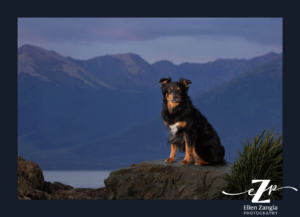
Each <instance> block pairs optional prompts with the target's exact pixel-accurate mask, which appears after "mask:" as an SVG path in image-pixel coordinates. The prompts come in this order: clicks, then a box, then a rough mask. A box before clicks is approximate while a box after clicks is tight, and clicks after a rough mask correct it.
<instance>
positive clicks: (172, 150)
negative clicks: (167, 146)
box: [165, 144, 177, 163]
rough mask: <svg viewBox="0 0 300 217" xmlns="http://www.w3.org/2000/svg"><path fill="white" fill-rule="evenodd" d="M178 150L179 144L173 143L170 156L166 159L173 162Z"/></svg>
mask: <svg viewBox="0 0 300 217" xmlns="http://www.w3.org/2000/svg"><path fill="white" fill-rule="evenodd" d="M176 152H177V145H175V144H171V154H170V157H169V158H167V159H166V160H165V161H166V162H168V163H173V162H174V160H175V157H176Z"/></svg>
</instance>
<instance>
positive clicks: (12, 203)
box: [1, 0, 300, 216]
mask: <svg viewBox="0 0 300 217" xmlns="http://www.w3.org/2000/svg"><path fill="white" fill-rule="evenodd" d="M1 8H2V9H3V10H2V13H1V24H2V25H1V27H2V31H1V33H2V34H1V39H2V48H4V49H2V52H1V57H2V58H1V59H2V61H1V62H2V64H4V70H2V73H1V78H2V79H1V81H2V84H1V88H2V91H1V93H2V96H1V99H2V106H1V110H2V120H3V121H2V126H4V127H2V130H1V135H2V136H1V138H4V140H2V151H1V153H2V155H1V159H3V160H2V161H1V162H2V163H1V169H2V170H1V172H2V176H1V186H2V189H3V192H2V195H1V196H2V197H1V198H2V199H1V202H2V204H1V206H2V207H3V208H5V210H3V211H2V212H3V213H8V214H9V216H17V215H20V216H21V215H22V216H40V215H42V216H54V215H55V216H100V215H101V216H103V215H104V216H106V215H109V216H121V215H130V216H144V215H146V216H148V215H149V216H150V215H151V216H185V215H194V216H208V215H209V216H217V215H219V216H224V215H225V216H227V215H228V216H244V215H243V206H244V205H255V204H252V203H251V201H223V200H222V201H44V202H41V201H18V200H17V188H16V185H17V171H16V168H17V161H16V157H17V73H16V72H17V55H16V52H17V18H18V17H151V16H154V17H283V40H284V43H283V52H284V55H283V62H284V67H283V132H284V186H292V187H295V188H297V189H298V190H299V188H300V185H299V183H300V179H299V174H298V171H297V166H298V165H299V159H300V158H299V157H298V153H299V152H298V150H299V148H298V147H299V146H298V143H297V142H298V140H299V139H298V135H299V129H300V128H299V125H298V123H300V116H299V115H297V112H298V111H300V107H299V100H298V99H299V95H298V93H299V85H298V83H299V81H300V79H299V78H300V72H299V68H300V67H297V66H298V65H299V63H300V60H299V57H300V55H299V51H300V49H299V42H298V39H299V38H300V35H299V13H298V8H299V7H298V4H297V1H295V0H294V1H286V2H285V3H284V1H282V0H280V1H279V0H264V1H257V0H252V1H251V0H250V1H249V0H243V1H228V0H227V1H224V0H218V1H212V0H211V1H205V2H204V1H180V2H175V1H169V2H166V1H148V2H147V1H139V2H129V1H121V0H118V1H116V0H113V1H105V2H102V1H94V3H89V2H83V1H78V2H72V1H66V0H60V1H56V0H52V1H48V2H45V1H21V0H18V1H11V2H8V1H5V3H1ZM3 101H4V102H3ZM299 196H300V195H299V192H295V191H293V190H291V189H286V190H284V199H283V200H282V201H271V203H270V204H268V205H276V206H278V208H279V210H278V216H297V213H298V212H297V208H298V206H299V199H298V198H299ZM4 203H5V204H4Z"/></svg>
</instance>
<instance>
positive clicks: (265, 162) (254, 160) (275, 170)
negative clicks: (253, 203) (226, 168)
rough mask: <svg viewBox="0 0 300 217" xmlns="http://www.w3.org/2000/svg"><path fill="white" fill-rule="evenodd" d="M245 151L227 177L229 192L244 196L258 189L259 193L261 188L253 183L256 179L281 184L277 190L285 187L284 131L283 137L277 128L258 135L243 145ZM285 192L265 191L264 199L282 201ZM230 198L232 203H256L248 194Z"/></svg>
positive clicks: (240, 153) (227, 196) (271, 183)
mask: <svg viewBox="0 0 300 217" xmlns="http://www.w3.org/2000/svg"><path fill="white" fill-rule="evenodd" d="M243 146H244V149H243V152H240V151H238V152H239V158H238V159H237V160H236V161H235V162H234V163H233V165H232V169H231V173H230V174H227V175H226V176H225V179H226V181H227V182H228V188H227V189H226V190H225V192H227V193H240V192H245V191H248V190H250V189H251V188H254V192H252V194H254V193H256V191H257V189H258V188H259V186H260V185H261V182H259V183H253V184H252V180H253V179H270V180H271V181H270V183H269V185H268V186H267V188H268V187H269V186H270V185H273V186H275V185H277V188H280V187H282V185H283V179H282V177H283V173H282V169H283V167H282V162H283V146H282V132H281V133H280V134H275V133H274V128H272V129H271V130H269V131H267V130H266V129H265V130H264V131H263V132H262V134H261V135H260V136H259V135H256V136H255V138H253V139H251V140H248V139H247V141H244V142H243ZM282 197H283V193H282V189H280V190H277V191H272V192H271V195H269V191H265V192H264V193H263V195H262V196H261V198H260V200H264V199H271V200H278V199H282ZM225 198H226V199H231V200H252V198H253V196H250V195H248V193H244V194H240V195H234V196H229V195H226V196H225Z"/></svg>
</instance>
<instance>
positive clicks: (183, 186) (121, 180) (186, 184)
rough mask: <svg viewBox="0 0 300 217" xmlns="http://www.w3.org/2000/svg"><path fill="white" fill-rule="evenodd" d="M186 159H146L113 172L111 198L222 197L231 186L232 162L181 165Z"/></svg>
mask: <svg viewBox="0 0 300 217" xmlns="http://www.w3.org/2000/svg"><path fill="white" fill-rule="evenodd" d="M182 160H183V159H182V158H177V159H176V160H175V161H174V162H173V163H165V162H164V160H157V161H146V162H142V163H139V164H133V165H131V166H130V167H125V168H121V169H119V170H116V171H113V172H111V173H110V175H109V177H108V178H107V179H105V180H104V183H105V186H106V188H107V190H108V199H109V200H112V199H118V200H119V199H135V200H141V199H148V200H155V199H165V200H211V199H222V196H223V195H222V193H221V192H222V190H225V188H226V186H227V183H226V181H225V180H224V178H223V177H224V174H225V173H228V172H229V170H230V166H229V165H226V166H195V165H189V166H181V165H180V162H181V161H182Z"/></svg>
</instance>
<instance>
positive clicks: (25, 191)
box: [18, 156, 107, 200]
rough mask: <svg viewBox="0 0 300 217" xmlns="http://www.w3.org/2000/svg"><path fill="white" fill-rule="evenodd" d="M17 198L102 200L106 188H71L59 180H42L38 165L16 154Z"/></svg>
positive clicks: (105, 196) (105, 194) (104, 196)
mask: <svg viewBox="0 0 300 217" xmlns="http://www.w3.org/2000/svg"><path fill="white" fill-rule="evenodd" d="M18 199H19V200H104V199H107V190H106V188H98V189H92V188H75V189H74V188H73V187H72V186H70V185H64V184H62V183H60V182H54V183H51V182H46V181H44V176H43V172H42V170H41V169H40V167H39V166H38V165H37V164H36V163H34V162H32V161H26V160H25V159H23V158H21V157H20V156H18Z"/></svg>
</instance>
